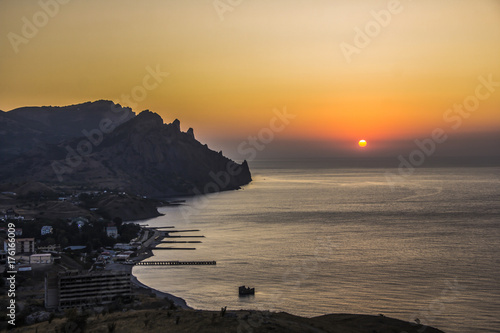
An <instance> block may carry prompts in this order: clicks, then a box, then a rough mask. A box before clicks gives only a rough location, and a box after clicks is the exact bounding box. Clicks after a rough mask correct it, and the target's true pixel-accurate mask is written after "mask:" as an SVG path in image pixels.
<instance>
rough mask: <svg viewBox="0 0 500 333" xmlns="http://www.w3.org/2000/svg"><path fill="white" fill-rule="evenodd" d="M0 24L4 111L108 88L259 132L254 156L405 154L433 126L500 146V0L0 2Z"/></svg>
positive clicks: (477, 148) (206, 121)
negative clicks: (361, 141) (364, 144)
mask: <svg viewBox="0 0 500 333" xmlns="http://www.w3.org/2000/svg"><path fill="white" fill-rule="evenodd" d="M61 2H62V3H61ZM42 4H46V5H42ZM0 34H1V36H2V38H1V41H0V74H1V77H0V109H1V110H4V111H8V110H11V109H13V108H17V107H21V106H26V105H67V104H75V103H81V102H85V101H89V100H98V99H109V100H113V101H115V102H120V103H121V104H122V105H127V106H131V107H133V109H134V111H141V110H144V109H150V110H152V111H155V112H158V113H159V114H160V115H161V116H162V117H163V119H164V120H165V121H166V122H171V121H172V120H173V119H175V118H179V119H180V120H181V127H182V129H183V130H187V128H188V127H194V129H195V134H196V135H197V137H198V138H199V139H200V140H201V141H202V142H208V143H209V145H210V146H212V147H213V148H214V149H216V150H218V149H223V150H224V151H227V152H228V154H229V155H230V156H231V157H233V158H236V159H238V157H245V158H247V157H248V156H244V155H245V153H242V151H243V150H244V148H247V147H248V146H249V145H251V143H249V142H248V137H249V136H258V134H259V133H260V134H261V138H263V139H264V141H266V143H265V144H262V142H260V141H259V142H258V144H259V145H260V144H262V146H263V147H265V148H263V150H262V151H258V155H259V156H260V157H268V156H269V155H274V154H288V155H294V154H295V155H297V156H316V155H323V156H332V157H336V156H364V155H363V154H365V155H370V156H379V155H380V156H392V155H394V156H397V154H408V153H409V152H411V150H412V149H415V147H416V146H415V144H414V142H413V141H414V140H415V139H420V140H423V139H426V138H430V137H431V133H432V131H433V130H435V129H436V128H441V129H443V131H444V134H445V135H447V136H448V140H447V141H446V142H444V143H442V144H438V145H437V151H438V152H439V153H440V154H444V155H446V154H448V155H487V154H496V155H498V154H500V149H499V148H498V146H499V144H500V60H499V59H500V1H494V0H476V1H470V0H439V1H436V0H413V1H410V0H402V1H376V0H370V1H368V0H365V1H364V0H338V1H335V0H328V1H327V0H309V1H306V0H216V1H213V0H178V1H175V0H148V1H132V0H85V1H83V0H64V1H63V0H59V2H58V1H56V0H42V1H40V2H39V1H28V0H0ZM154 71H158V72H160V75H159V76H158V74H157V75H156V78H157V80H155V79H154V76H151V74H150V72H154ZM165 73H168V76H167V75H166V74H165ZM480 77H482V79H480ZM488 81H489V83H488ZM495 82H498V83H495ZM124 95H128V96H130V97H128V98H127V97H124ZM463 103H465V104H466V105H465V106H464V107H463V108H462V111H460V104H463ZM454 104H457V109H456V110H455V111H454V110H453V109H451V110H450V111H447V110H448V109H450V108H453V106H454ZM284 109H286V112H288V114H291V115H294V116H295V118H293V119H291V117H290V118H288V119H287V120H286V121H285V122H283V121H282V120H281V119H280V118H276V119H275V117H276V113H275V112H276V110H279V111H280V112H281V113H283V112H284V111H283V110H284ZM273 110H274V111H273ZM467 110H471V111H467ZM285 123H286V124H285ZM282 124H285V125H284V126H281V125H282ZM269 129H271V130H272V131H273V132H272V133H273V134H272V135H273V137H274V139H273V141H272V142H269V143H267V141H270V140H267V138H269V135H270V134H269V133H270V131H271V130H269ZM266 135H267V136H266ZM359 139H366V140H367V142H368V146H367V147H366V148H364V149H359V148H358V147H357V142H358V140H359ZM245 142H247V143H245ZM239 146H240V149H239V152H238V147H239ZM259 147H260V146H259ZM238 154H239V155H240V156H238Z"/></svg>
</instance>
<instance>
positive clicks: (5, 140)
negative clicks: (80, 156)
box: [0, 101, 135, 162]
mask: <svg viewBox="0 0 500 333" xmlns="http://www.w3.org/2000/svg"><path fill="white" fill-rule="evenodd" d="M134 116H135V114H134V113H133V112H132V110H131V109H130V108H122V107H121V106H120V105H115V104H114V103H113V102H111V101H96V102H87V103H83V104H77V105H70V106H65V107H57V106H55V107H54V106H42V107H23V108H18V109H14V110H12V111H9V112H1V113H0V124H1V127H0V162H3V161H5V160H8V159H11V158H12V157H15V156H19V155H21V154H23V153H26V152H28V151H30V150H32V149H37V148H39V146H40V145H42V144H45V143H52V144H57V143H61V142H63V141H64V140H68V139H71V138H74V137H76V136H81V135H83V134H82V130H84V129H89V130H90V129H93V128H99V123H100V122H101V121H102V120H103V119H109V120H110V121H111V122H113V124H115V126H117V125H119V124H121V123H123V122H126V121H127V120H130V119H131V118H133V117H134Z"/></svg>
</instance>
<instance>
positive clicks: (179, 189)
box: [0, 101, 251, 196]
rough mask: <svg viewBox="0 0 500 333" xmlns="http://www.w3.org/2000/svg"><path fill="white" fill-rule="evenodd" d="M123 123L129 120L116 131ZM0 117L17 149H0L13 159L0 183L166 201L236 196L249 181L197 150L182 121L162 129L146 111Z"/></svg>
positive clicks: (100, 108)
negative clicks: (197, 196)
mask: <svg viewBox="0 0 500 333" xmlns="http://www.w3.org/2000/svg"><path fill="white" fill-rule="evenodd" d="M39 111H41V113H40V114H38V112H39ZM66 111H67V112H66ZM11 112H14V114H13V115H10V113H11ZM6 115H8V116H6ZM125 115H127V117H128V118H129V120H127V121H125V122H123V123H122V124H120V122H121V120H123V119H125ZM1 117H2V119H1V120H2V126H1V129H0V130H1V133H2V134H3V137H4V136H5V135H10V136H12V137H16V138H20V141H21V142H20V143H18V144H17V147H16V149H13V148H10V149H9V148H8V147H3V145H4V143H3V141H2V153H3V152H4V151H8V153H9V155H10V159H9V160H7V159H4V163H2V166H0V181H3V182H7V181H8V182H24V181H38V182H42V183H46V184H61V185H71V186H84V187H91V188H109V189H116V190H123V191H129V192H133V193H138V194H142V195H148V196H165V195H179V194H196V193H206V192H216V191H222V190H230V189H237V188H239V187H240V186H242V185H244V184H247V183H249V182H250V181H251V175H250V170H249V168H248V164H247V163H246V161H245V162H243V164H241V165H240V164H237V163H235V162H233V161H231V160H230V159H228V158H226V157H224V156H223V155H222V153H221V152H219V153H217V152H215V151H213V150H210V149H209V148H208V147H207V146H206V145H203V144H201V143H200V142H198V141H197V140H196V139H195V136H194V131H193V129H189V130H188V131H187V132H186V133H184V132H182V131H181V130H180V122H179V120H177V119H176V120H175V121H174V122H172V123H171V124H164V123H163V120H162V118H161V117H160V116H159V115H158V114H156V113H153V112H150V111H143V112H141V113H140V114H139V115H137V116H135V115H134V114H133V113H132V112H131V110H130V109H126V108H121V107H120V106H119V105H115V104H113V103H112V102H106V101H99V102H94V103H85V104H80V105H73V106H70V107H64V108H21V109H16V110H13V111H10V112H7V113H2V114H1ZM4 120H6V121H4ZM117 124H118V126H116V125H117ZM6 127H8V128H6ZM106 132H107V133H106ZM4 133H7V134H4ZM82 134H84V135H83V136H82ZM9 139H10V138H9ZM10 140H11V139H10Z"/></svg>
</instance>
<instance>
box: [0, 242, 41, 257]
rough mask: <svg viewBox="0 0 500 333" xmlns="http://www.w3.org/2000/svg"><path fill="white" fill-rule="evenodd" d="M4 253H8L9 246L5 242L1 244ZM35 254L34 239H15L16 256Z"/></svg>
mask: <svg viewBox="0 0 500 333" xmlns="http://www.w3.org/2000/svg"><path fill="white" fill-rule="evenodd" d="M3 247H4V250H5V251H8V249H9V244H8V243H7V241H6V240H5V241H4V243H3ZM34 252H35V239H34V238H16V254H21V253H34Z"/></svg>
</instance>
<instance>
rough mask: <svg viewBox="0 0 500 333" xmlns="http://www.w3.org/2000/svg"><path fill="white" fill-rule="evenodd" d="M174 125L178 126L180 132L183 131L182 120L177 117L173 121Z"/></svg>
mask: <svg viewBox="0 0 500 333" xmlns="http://www.w3.org/2000/svg"><path fill="white" fill-rule="evenodd" d="M172 125H173V126H174V128H176V129H177V130H178V131H179V132H180V131H181V122H180V121H179V119H175V120H174V121H173V122H172Z"/></svg>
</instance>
